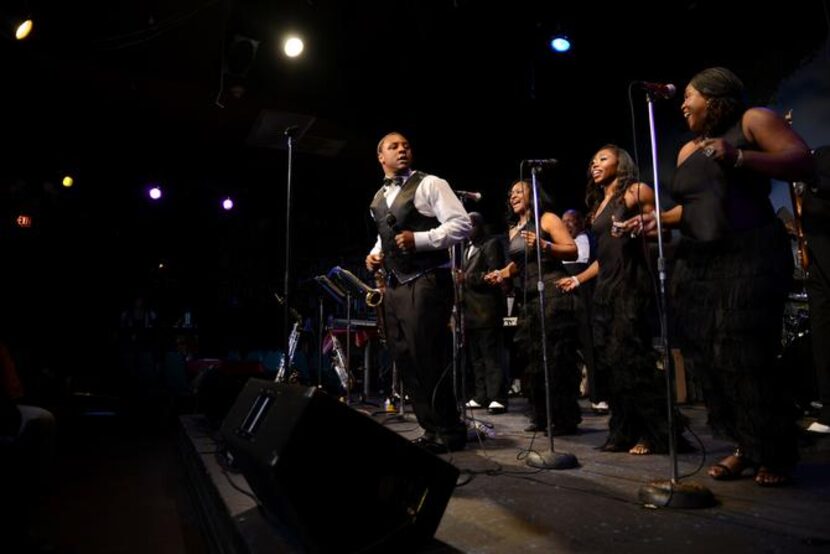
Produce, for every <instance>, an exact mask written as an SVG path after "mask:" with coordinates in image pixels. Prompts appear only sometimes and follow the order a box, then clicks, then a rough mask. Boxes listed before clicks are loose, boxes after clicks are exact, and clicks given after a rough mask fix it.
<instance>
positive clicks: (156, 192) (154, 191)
mask: <svg viewBox="0 0 830 554" xmlns="http://www.w3.org/2000/svg"><path fill="white" fill-rule="evenodd" d="M147 194H148V195H150V198H152V199H153V200H158V199H159V198H161V187H159V186H154V187H152V188H150V190H149V191H147Z"/></svg>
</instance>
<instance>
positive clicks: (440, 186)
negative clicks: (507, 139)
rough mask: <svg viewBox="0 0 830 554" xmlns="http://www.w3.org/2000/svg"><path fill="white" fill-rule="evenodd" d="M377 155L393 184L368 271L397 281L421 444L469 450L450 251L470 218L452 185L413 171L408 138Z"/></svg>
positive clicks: (387, 141) (381, 206)
mask: <svg viewBox="0 0 830 554" xmlns="http://www.w3.org/2000/svg"><path fill="white" fill-rule="evenodd" d="M377 155H378V161H379V162H380V165H381V168H382V169H383V172H384V175H385V179H384V185H383V187H382V188H381V189H380V190H378V192H377V193H376V194H375V197H374V199H373V200H372V204H371V207H370V210H371V214H372V218H373V219H374V221H375V223H376V224H377V228H378V240H377V242H376V243H375V246H374V248H373V249H372V251H371V252H370V253H369V255H368V256H367V257H366V267H367V268H369V270H370V271H376V270H378V269H380V268H381V267H385V268H386V270H387V273H388V275H389V284H388V286H387V288H386V294H385V296H384V301H383V302H384V305H385V308H386V331H387V342H388V344H389V348H390V351H391V353H392V357H393V359H394V360H395V362H396V363H397V366H398V369H399V370H400V372H401V376H402V377H403V380H404V392H405V393H407V394H408V395H409V397H410V399H411V400H412V406H413V409H414V411H415V415H416V416H417V418H418V423H419V424H420V425H421V427H423V428H424V435H423V436H422V437H421V438H419V439H417V440H416V441H415V442H416V443H417V444H418V445H420V446H422V447H424V448H426V449H428V450H430V451H432V452H435V453H445V452H448V451H451V450H461V449H463V448H464V445H465V444H466V442H467V429H466V427H465V426H464V424H463V423H462V421H461V419H460V417H459V413H458V409H457V407H456V401H455V397H454V396H453V383H452V379H453V375H452V367H451V356H450V345H451V341H450V334H449V333H450V331H449V320H450V315H451V313H452V304H453V285H452V277H451V275H450V269H449V253H448V251H447V249H448V248H449V247H451V246H452V245H454V244H456V243H459V242H461V241H463V240H464V239H466V238H467V236H468V235H469V233H470V229H471V224H470V218H469V217H468V216H467V212H466V211H465V210H464V207H463V206H462V205H461V202H460V201H459V200H458V198H457V197H456V196H455V193H453V191H452V189H450V186H449V184H448V183H447V182H446V181H445V180H443V179H441V178H439V177H436V176H434V175H427V174H426V173H423V172H421V171H413V170H412V169H411V164H412V149H411V147H410V146H409V141H407V139H406V137H404V136H403V135H401V134H400V133H389V134H388V135H386V136H385V137H383V138H382V139H381V141H380V143H378V149H377Z"/></svg>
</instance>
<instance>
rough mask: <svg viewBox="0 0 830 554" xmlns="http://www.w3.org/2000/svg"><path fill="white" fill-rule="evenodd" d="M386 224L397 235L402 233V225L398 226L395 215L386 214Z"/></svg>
mask: <svg viewBox="0 0 830 554" xmlns="http://www.w3.org/2000/svg"><path fill="white" fill-rule="evenodd" d="M386 224H387V225H389V227H390V228H391V229H392V230H393V231H395V232H396V233H400V232H401V227H400V225H398V219H397V218H396V217H395V215H394V214H391V213H389V214H386Z"/></svg>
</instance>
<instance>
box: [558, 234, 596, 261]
mask: <svg viewBox="0 0 830 554" xmlns="http://www.w3.org/2000/svg"><path fill="white" fill-rule="evenodd" d="M574 242H575V243H576V259H575V260H570V261H565V260H563V261H562V263H563V264H587V263H588V260H590V259H591V241H589V240H588V235H587V234H586V233H579V234H578V235H577V236H576V238H575V239H574Z"/></svg>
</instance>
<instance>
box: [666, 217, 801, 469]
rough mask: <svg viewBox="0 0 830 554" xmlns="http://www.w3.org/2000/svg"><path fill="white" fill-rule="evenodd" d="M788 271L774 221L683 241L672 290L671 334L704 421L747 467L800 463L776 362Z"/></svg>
mask: <svg viewBox="0 0 830 554" xmlns="http://www.w3.org/2000/svg"><path fill="white" fill-rule="evenodd" d="M792 272H793V259H792V255H791V251H790V242H789V239H788V237H787V235H786V233H785V231H784V229H783V226H782V225H781V224H780V223H779V222H778V221H777V220H776V221H774V222H772V223H770V224H769V225H767V226H764V227H761V228H758V229H754V230H751V231H746V232H742V233H740V234H734V235H732V236H730V237H728V238H727V239H725V240H720V241H717V242H709V243H700V242H695V241H691V240H686V239H684V240H683V241H682V242H681V243H680V245H679V247H678V251H677V263H676V266H675V270H674V276H673V279H672V286H671V291H672V298H673V301H674V308H675V309H674V320H675V322H676V324H677V328H676V333H677V335H678V338H679V340H680V346H681V349H682V351H683V355H684V356H685V358H686V360H687V366H688V368H689V370H690V371H694V372H695V373H696V375H697V376H698V377H699V378H700V381H701V383H702V385H703V392H704V397H705V400H706V406H707V408H708V412H709V424H710V425H711V426H712V428H713V429H714V431H715V432H716V433H717V434H720V435H722V436H725V437H729V438H731V439H733V440H735V441H736V442H737V443H738V445H739V446H740V447H741V449H742V451H743V454H744V456H745V457H746V458H747V459H749V460H750V461H751V462H754V463H759V464H763V465H766V466H768V467H771V468H778V469H786V468H788V467H790V466H792V465H793V464H794V463H795V462H796V461H797V459H798V450H797V435H796V426H795V420H796V417H797V413H796V410H795V404H794V402H793V400H792V394H791V390H790V386H789V384H788V379H787V376H786V375H784V374H783V372H782V371H781V366H780V365H779V364H777V361H776V358H777V356H778V354H779V353H780V349H781V325H782V318H783V311H784V304H785V301H786V298H787V292H788V290H789V286H790V280H791V278H792Z"/></svg>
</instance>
